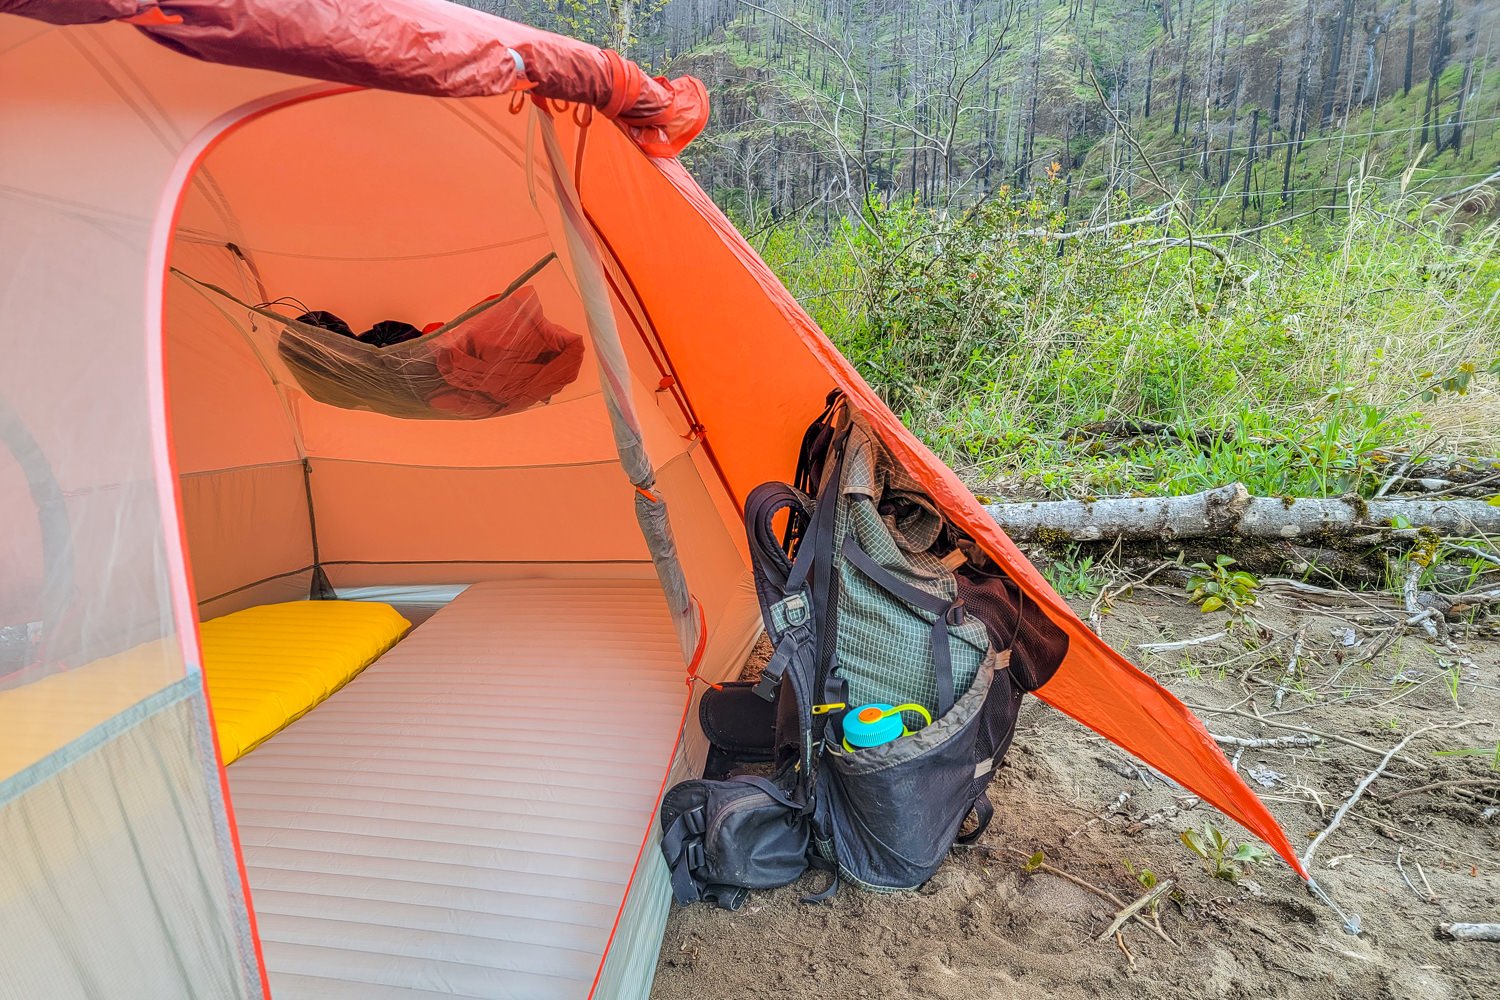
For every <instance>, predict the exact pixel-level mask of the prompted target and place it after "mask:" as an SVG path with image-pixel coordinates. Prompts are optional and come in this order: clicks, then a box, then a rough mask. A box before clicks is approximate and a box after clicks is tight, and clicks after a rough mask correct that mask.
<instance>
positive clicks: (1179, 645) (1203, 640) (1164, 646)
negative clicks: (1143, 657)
mask: <svg viewBox="0 0 1500 1000" xmlns="http://www.w3.org/2000/svg"><path fill="white" fill-rule="evenodd" d="M1227 638H1229V633H1228V632H1215V633H1213V634H1212V635H1200V636H1198V637H1197V638H1196V639H1179V640H1177V641H1176V642H1143V643H1141V644H1140V645H1139V646H1137V647H1136V648H1137V649H1139V650H1140V651H1141V652H1143V653H1173V652H1176V651H1177V650H1179V649H1189V648H1191V647H1193V646H1207V645H1208V644H1209V643H1211V642H1218V641H1219V640H1220V639H1227Z"/></svg>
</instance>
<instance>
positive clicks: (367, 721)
mask: <svg viewBox="0 0 1500 1000" xmlns="http://www.w3.org/2000/svg"><path fill="white" fill-rule="evenodd" d="M0 12H5V13H7V14H9V15H19V16H0V134H3V135H4V136H5V137H6V141H5V142H4V143H3V145H0V232H3V234H4V236H3V239H0V331H3V333H0V337H3V338H4V347H5V351H4V354H5V358H6V363H5V364H4V365H3V366H0V510H3V513H4V523H5V532H4V533H3V534H4V537H3V539H0V562H3V566H4V570H3V572H0V853H3V855H4V859H5V861H4V864H3V865H0V942H4V943H3V944H0V968H3V970H4V971H3V973H0V984H3V986H0V993H3V994H4V995H5V996H7V997H9V996H16V997H48V998H67V997H88V996H98V995H102V994H103V993H108V994H109V995H112V996H128V997H152V998H155V1000H170V998H206V997H213V998H230V997H264V996H268V995H271V994H272V993H274V995H275V996H276V997H278V998H289V997H319V998H361V1000H367V998H396V997H402V998H415V997H430V996H440V995H458V996H469V997H497V996H526V997H560V998H561V997H569V998H579V997H585V996H600V997H604V996H644V995H645V994H646V993H647V992H648V991H649V987H650V980H651V974H652V970H653V968H654V964H655V955H656V949H657V946H658V944H659V942H660V935H661V930H662V926H663V922H664V920H665V914H666V910H667V906H668V900H669V898H670V893H669V888H668V880H667V871H666V867H665V865H664V864H663V862H662V860H661V858H660V856H659V853H658V850H657V846H656V845H657V839H658V836H659V834H658V832H657V823H656V819H657V807H658V803H659V801H660V797H661V795H662V792H663V789H664V788H665V787H667V785H668V784H669V783H670V782H672V781H676V780H679V779H681V778H683V777H686V776H689V775H691V774H693V773H694V772H695V771H697V770H698V769H699V768H700V767H701V765H702V761H703V759H704V755H705V753H706V744H705V742H704V739H703V737H702V735H701V734H700V733H699V732H698V727H697V726H695V725H692V726H690V725H685V723H686V720H687V719H688V718H689V714H688V713H689V712H690V710H691V705H692V701H693V698H694V697H695V694H696V689H697V688H698V687H700V686H698V685H694V684H693V683H691V681H689V680H688V678H689V676H690V672H691V673H692V674H694V675H696V676H699V677H701V678H703V679H705V680H708V681H719V680H722V679H725V678H728V677H731V676H732V675H734V674H735V673H736V672H737V670H738V669H739V667H740V665H741V664H742V663H743V661H744V658H745V655H746V652H747V650H748V648H749V647H750V645H751V644H752V643H753V641H754V639H755V638H756V636H757V634H758V633H759V630H760V618H759V610H758V608H757V606H756V600H755V592H754V587H753V583H752V580H751V573H750V570H749V563H748V553H747V549H746V543H745V539H744V529H743V525H742V521H741V517H742V513H741V505H742V504H743V502H744V500H745V497H746V495H747V494H748V493H749V491H750V490H751V489H753V488H754V487H755V486H757V485H758V484H760V483H763V482H766V481H768V480H786V479H789V478H790V477H791V474H792V466H793V464H794V463H795V457H796V455H797V451H798V445H799V442H800V440H801V434H802V432H803V430H804V428H805V427H806V426H807V424H808V421H809V420H810V419H811V418H812V417H813V416H815V415H816V414H817V412H818V411H819V409H820V408H821V407H822V405H823V401H824V399H825V397H826V396H827V394H828V392H829V390H830V389H831V388H833V387H840V388H842V389H843V390H844V392H845V393H846V395H847V397H848V399H849V401H850V403H851V405H852V406H854V407H855V408H856V409H857V410H858V411H859V412H860V413H861V414H862V415H863V417H864V418H865V421H866V422H867V423H868V425H869V426H870V427H872V428H873V429H874V431H875V432H876V434H878V435H879V436H880V437H881V438H882V439H883V441H884V443H885V445H886V446H887V448H888V450H889V451H890V453H891V454H892V455H893V456H894V458H895V459H896V460H897V461H898V462H899V463H901V464H902V465H904V466H905V468H906V469H907V471H909V473H910V474H911V476H912V477H913V478H914V479H915V480H916V482H917V483H918V484H920V486H921V488H922V489H925V490H926V491H927V492H928V493H929V494H930V495H931V497H932V498H933V499H934V500H935V501H936V502H937V504H938V506H939V507H940V508H941V509H942V511H943V512H944V514H945V515H946V516H947V517H948V518H949V519H950V521H951V522H952V523H953V524H954V525H956V526H958V527H959V528H961V529H962V530H963V531H964V532H966V533H967V534H968V535H969V536H970V537H971V538H972V539H973V540H974V541H976V542H977V543H978V544H979V545H980V546H981V547H982V548H983V549H984V550H986V551H987V552H988V553H989V555H990V556H991V557H992V558H993V559H994V560H995V562H997V563H998V565H999V566H1000V567H1001V568H1002V569H1003V570H1004V571H1005V572H1007V573H1009V574H1010V575H1011V576H1012V577H1013V578H1014V579H1015V581H1017V582H1018V583H1019V585H1020V586H1021V587H1022V588H1023V589H1024V590H1025V592H1026V593H1027V594H1028V595H1029V596H1030V597H1031V598H1033V599H1034V600H1035V601H1036V602H1038V603H1039V604H1040V606H1041V607H1042V608H1043V609H1044V610H1045V611H1046V613H1047V615H1048V616H1049V617H1051V618H1052V619H1053V620H1054V622H1055V623H1056V624H1058V625H1059V626H1060V627H1061V628H1062V629H1063V630H1064V631H1066V633H1067V635H1068V638H1069V647H1068V654H1067V657H1066V659H1065V660H1064V661H1063V663H1062V666H1061V668H1060V669H1059V670H1058V671H1057V673H1056V675H1055V677H1053V679H1052V680H1051V681H1049V682H1048V683H1047V684H1046V685H1045V686H1043V687H1042V688H1041V690H1040V691H1039V692H1038V694H1039V696H1040V697H1041V698H1043V699H1044V700H1045V701H1047V702H1048V703H1049V704H1051V705H1053V706H1055V707H1056V708H1058V709H1060V710H1062V711H1063V712H1066V713H1067V714H1069V715H1071V716H1072V717H1073V718H1075V719H1077V720H1078V721H1079V722H1081V723H1083V724H1084V725H1086V726H1088V727H1090V728H1092V729H1094V730H1096V731H1097V732H1099V733H1101V734H1103V735H1104V736H1106V737H1108V738H1109V739H1110V740H1112V741H1114V742H1115V743H1117V744H1119V745H1120V746H1121V747H1123V748H1125V749H1126V750H1128V751H1130V752H1131V753H1133V754H1135V755H1137V756H1138V757H1139V758H1141V759H1142V760H1144V761H1145V762H1146V763H1148V764H1150V765H1151V766H1152V767H1154V768H1157V769H1159V770H1160V771H1161V772H1163V773H1164V774H1167V775H1169V776H1171V777H1172V778H1173V779H1175V780H1176V781H1178V782H1180V783H1182V784H1183V785H1184V786H1186V787H1188V788H1190V789H1192V790H1193V791H1194V792H1196V793H1198V794H1199V795H1201V796H1202V797H1203V798H1204V799H1205V800H1207V801H1209V802H1211V803H1213V804H1214V805H1216V806H1218V807H1219V808H1220V809H1222V810H1223V811H1224V812H1225V813H1227V814H1228V815H1230V816H1231V817H1233V818H1234V819H1236V820H1237V821H1239V822H1240V823H1241V824H1243V825H1244V826H1245V827H1246V828H1248V829H1249V830H1250V831H1252V832H1253V833H1255V834H1256V835H1258V836H1260V837H1261V838H1263V839H1264V840H1265V841H1266V842H1267V843H1269V844H1270V845H1271V846H1272V847H1273V848H1274V849H1275V850H1276V851H1277V852H1278V853H1279V854H1281V855H1282V857H1284V858H1285V859H1286V860H1287V861H1288V863H1290V864H1291V865H1292V866H1293V867H1297V861H1296V859H1295V857H1294V856H1293V853H1292V851H1291V848H1290V846H1289V844H1288V842H1287V840H1286V837H1285V836H1284V835H1283V833H1282V831H1281V830H1280V829H1279V828H1278V827H1277V825H1276V823H1275V821H1274V820H1273V819H1272V817H1271V816H1270V814H1269V813H1268V812H1267V811H1266V809H1265V807H1264V806H1263V805H1262V804H1261V803H1260V802H1259V801H1258V800H1257V799H1256V797H1255V795H1254V794H1252V793H1251V792H1250V790H1249V789H1248V788H1247V787H1246V786H1245V784H1244V783H1243V782H1242V781H1241V780H1240V779H1239V777H1238V776H1237V775H1236V773H1235V772H1234V771H1233V770H1232V769H1231V768H1230V767H1229V766H1228V764H1227V763H1226V761H1225V759H1224V757H1223V755H1222V754H1221V753H1220V752H1219V751H1218V749H1217V748H1216V747H1215V745H1214V743H1213V741H1212V739H1211V738H1210V737H1209V736H1208V734H1207V732H1206V731H1205V729H1204V728H1203V726H1202V724H1201V723H1199V721H1198V720H1197V719H1195V718H1194V717H1193V716H1192V714H1191V713H1189V712H1188V710H1187V709H1186V708H1184V707H1183V706H1182V705H1181V704H1180V703H1179V702H1177V701H1176V700H1175V699H1174V698H1172V696H1171V695H1170V694H1168V693H1167V692H1166V691H1165V690H1164V689H1162V688H1161V687H1160V686H1159V685H1158V684H1156V683H1155V682H1154V681H1152V680H1151V679H1150V678H1148V677H1147V676H1145V675H1144V674H1143V673H1141V672H1140V671H1139V670H1137V669H1136V668H1134V667H1132V666H1131V665H1130V664H1129V663H1127V662H1125V661H1124V660H1123V659H1122V658H1121V657H1120V656H1119V655H1118V654H1117V653H1115V652H1114V651H1113V650H1111V649H1110V648H1109V647H1108V646H1107V645H1105V644H1104V643H1103V642H1102V641H1101V640H1100V639H1099V638H1098V637H1097V636H1095V635H1094V634H1093V633H1092V632H1090V631H1089V630H1088V629H1087V628H1086V627H1084V626H1083V624H1082V623H1080V622H1079V620H1078V619H1077V618H1076V617H1075V616H1074V615H1073V614H1072V613H1071V612H1070V611H1069V610H1068V608H1067V606H1066V605H1065V604H1064V603H1063V602H1062V601H1061V600H1060V599H1059V598H1058V597H1057V595H1055V594H1054V593H1053V592H1052V591H1051V590H1050V589H1049V588H1048V586H1047V585H1046V583H1045V582H1044V581H1043V580H1042V579H1041V577H1040V576H1038V574H1037V573H1036V572H1035V571H1034V570H1033V569H1032V567H1031V566H1030V565H1029V564H1028V563H1027V561H1026V560H1025V559H1024V558H1023V557H1022V555H1021V554H1020V553H1019V552H1018V551H1017V550H1016V548H1015V547H1014V546H1013V545H1012V544H1011V543H1010V541H1009V540H1008V539H1007V538H1006V537H1005V536H1004V535H1003V534H1002V533H1001V532H1000V531H999V530H998V529H997V528H996V527H995V525H994V524H993V522H992V521H990V520H989V519H988V518H987V517H986V516H985V513H984V511H983V510H982V509H981V508H980V507H979V506H978V505H977V504H976V502H975V500H974V498H973V497H972V495H971V494H970V493H969V492H968V491H967V490H965V489H964V488H963V486H962V485H961V484H960V483H959V481H958V480H957V479H956V478H955V476H954V475H953V473H952V472H950V471H949V470H948V469H947V468H945V467H944V466H943V465H942V464H941V463H940V462H938V460H937V459H936V458H934V457H933V455H932V454H931V453H930V452H929V451H928V450H927V449H926V448H924V447H923V446H922V445H921V444H920V443H919V442H918V441H916V440H915V439H914V438H913V437H912V436H911V435H910V434H909V433H908V432H907V431H906V430H905V429H904V428H903V427H902V426H901V424H900V422H899V421H898V420H897V419H896V417H894V416H893V415H892V414H891V413H890V411H889V410H887V409H886V408H885V406H884V405H882V404H881V402H880V401H879V399H877V398H876V397H875V396H874V395H873V394H872V393H871V391H870V390H869V388H868V387H867V386H866V385H865V384H864V382H863V381H861V379H860V378H859V376H858V375H857V374H856V373H855V372H854V371H853V370H852V369H851V368H850V366H849V365H848V363H847V362H846V361H845V360H844V359H843V358H842V357H841V356H840V355H839V354H838V352H837V351H836V350H835V349H834V348H833V347H832V346H831V345H830V344H829V342H828V341H827V340H826V339H825V338H824V337H823V335H822V334H821V333H820V332H819V331H818V330H817V328H816V327H814V326H813V324H812V322H811V321H810V320H809V319H808V317H807V316H806V314H805V313H803V312H802V310H801V309H800V308H798V306H797V304H796V302H794V301H793V300H792V298H791V296H790V295H788V294H787V292H786V290H785V289H784V288H782V286H781V285H780V284H779V283H778V282H777V280H776V279H775V277H774V276H772V274H771V273H770V271H769V270H768V269H767V268H766V266H765V265H764V264H763V263H762V262H761V261H760V260H759V259H758V258H757V257H756V255H755V253H754V252H753V251H752V250H751V249H750V247H749V246H748V245H747V244H746V243H745V241H744V240H743V239H741V237H740V236H739V234H738V233H736V232H735V230H734V228H733V227H732V226H731V225H730V224H729V222H728V221H726V219H725V218H724V216H723V215H721V214H720V213H719V211H718V210H717V209H716V208H715V207H714V206H713V204H712V203H711V202H710V201H709V199H708V197H707V196H706V195H705V194H704V193H703V191H702V190H701V189H700V188H699V187H698V186H697V184H696V183H694V181H693V180H692V178H691V177H689V175H688V173H687V172H686V170H684V169H683V167H682V166H681V164H680V163H678V162H677V160H676V159H674V157H675V156H676V154H677V153H678V152H679V151H680V150H681V149H682V148H683V147H684V146H685V145H686V144H687V143H688V142H689V141H691V139H692V138H693V137H694V135H696V134H697V132H698V131H699V130H700V129H701V128H702V127H703V124H704V122H705V120H706V117H707V96H706V94H705V92H704V90H703V87H702V85H701V84H699V83H698V82H697V81H696V80H693V79H690V78H683V79H678V80H671V81H668V80H665V79H659V78H658V79H651V78H649V77H647V76H646V75H645V74H644V73H642V72H641V70H640V69H639V68H638V67H636V66H634V65H633V64H631V63H629V62H627V61H625V60H622V59H621V58H620V57H619V56H617V55H615V54H614V53H611V52H604V51H601V50H599V49H596V48H594V47H592V46H589V45H585V44H582V43H579V42H576V41H571V40H569V39H565V38H560V37H557V36H555V35H550V34H546V33H544V32H540V31H536V30H534V29H531V28H527V27H523V26H520V25H516V24H512V23H509V22H506V21H502V20H498V19H496V18H493V17H489V16H487V15H484V14H481V13H478V12H476V11H473V10H470V9H467V8H463V7H460V6H457V5H450V4H446V3H442V2H440V0H304V2H299V3H289V2H284V0H181V2H172V3H163V4H162V5H161V6H160V7H159V8H157V7H151V6H142V5H141V4H139V3H137V2H135V0H50V2H42V0H0ZM435 320H438V321H441V325H439V326H437V327H433V326H432V323H433V321H435ZM424 329H425V330H426V331H427V332H425V333H424V332H423V331H424ZM359 331H364V333H360V332H359ZM669 515H670V516H669ZM309 598H318V599H316V600H310V599H309ZM330 598H338V600H331V599H330ZM356 602H363V604H361V605H360V608H358V609H356V610H355V613H346V612H347V611H348V609H349V607H350V605H351V604H353V603H356ZM365 605H384V606H385V607H384V608H379V609H370V608H366V607H365ZM341 609H342V610H341ZM231 759H233V762H232V763H231V764H229V766H225V762H226V761H229V760H231ZM1299 871H1300V869H1299Z"/></svg>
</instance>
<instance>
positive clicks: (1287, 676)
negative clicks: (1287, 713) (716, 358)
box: [1271, 628, 1307, 708]
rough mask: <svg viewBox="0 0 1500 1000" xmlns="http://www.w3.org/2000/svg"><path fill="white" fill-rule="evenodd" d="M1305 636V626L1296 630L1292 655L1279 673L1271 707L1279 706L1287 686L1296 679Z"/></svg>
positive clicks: (1284, 696)
mask: <svg viewBox="0 0 1500 1000" xmlns="http://www.w3.org/2000/svg"><path fill="white" fill-rule="evenodd" d="M1306 636H1307V629H1306V628H1299V629H1298V630H1297V638H1296V641H1294V642H1293V643H1292V655H1291V656H1290V657H1289V658H1288V659H1287V661H1286V671H1285V672H1284V673H1283V674H1282V675H1281V680H1280V681H1279V682H1277V684H1276V698H1275V702H1274V704H1273V705H1272V706H1271V707H1272V708H1280V707H1281V702H1282V701H1283V700H1284V699H1285V698H1286V692H1287V688H1289V687H1291V684H1292V682H1293V681H1295V680H1296V679H1297V668H1298V666H1299V665H1300V664H1301V662H1302V641H1303V639H1305V638H1306Z"/></svg>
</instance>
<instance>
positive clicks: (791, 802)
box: [729, 774, 802, 812]
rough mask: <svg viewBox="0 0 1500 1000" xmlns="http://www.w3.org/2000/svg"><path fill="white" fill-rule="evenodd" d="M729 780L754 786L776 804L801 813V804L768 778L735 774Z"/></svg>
mask: <svg viewBox="0 0 1500 1000" xmlns="http://www.w3.org/2000/svg"><path fill="white" fill-rule="evenodd" d="M729 780H730V781H738V782H742V783H744V784H746V785H754V786H755V787H756V788H759V789H760V790H761V791H763V792H765V793H766V794H767V795H769V796H770V797H771V798H772V799H774V800H775V801H776V802H778V803H779V804H781V805H784V806H786V807H787V808H788V809H791V810H794V811H796V812H801V811H802V803H800V802H798V801H797V800H796V799H794V798H792V797H791V795H789V794H788V793H787V791H786V789H784V788H782V787H781V786H780V785H778V784H776V782H774V781H772V780H770V779H769V778H762V777H761V776H760V775H757V774H736V775H735V776H734V777H732V778H730V779H729Z"/></svg>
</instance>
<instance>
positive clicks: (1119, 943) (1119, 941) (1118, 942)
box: [1115, 931, 1135, 969]
mask: <svg viewBox="0 0 1500 1000" xmlns="http://www.w3.org/2000/svg"><path fill="white" fill-rule="evenodd" d="M1115 947H1117V948H1119V949H1120V954H1122V955H1124V956H1125V961H1127V962H1129V963H1130V967H1131V968H1132V969H1134V968H1135V956H1134V955H1132V954H1131V953H1130V949H1129V948H1127V947H1125V935H1124V934H1121V933H1120V932H1119V931H1115Z"/></svg>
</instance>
